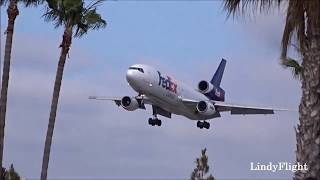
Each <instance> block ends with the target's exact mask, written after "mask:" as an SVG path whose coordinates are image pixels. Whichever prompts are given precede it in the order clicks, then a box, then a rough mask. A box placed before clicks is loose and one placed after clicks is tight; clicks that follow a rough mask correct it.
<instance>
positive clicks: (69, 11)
mask: <svg viewBox="0 0 320 180" xmlns="http://www.w3.org/2000/svg"><path fill="white" fill-rule="evenodd" d="M101 2H102V0H96V1H91V3H89V5H87V6H85V4H84V1H83V0H47V3H48V7H47V11H46V13H45V14H44V15H43V16H44V18H45V20H46V21H47V22H49V21H53V22H54V25H55V27H56V28H57V27H60V26H63V28H64V33H63V37H62V42H61V44H60V48H61V52H60V58H59V63H58V68H57V73H56V79H55V83H54V90H53V96H52V101H51V111H50V116H49V124H48V130H47V136H46V142H45V147H44V153H43V161H42V169H41V180H46V179H47V171H48V165H49V156H50V149H51V143H52V136H53V130H54V124H55V119H56V113H57V106H58V100H59V93H60V88H61V82H62V76H63V70H64V65H65V62H66V57H67V55H68V53H69V48H70V46H71V42H72V36H74V37H82V36H83V35H85V34H86V33H87V32H88V31H89V30H96V29H100V28H103V27H105V26H106V21H105V20H103V19H102V18H101V16H100V14H98V13H97V12H96V8H97V6H98V5H100V4H101Z"/></svg>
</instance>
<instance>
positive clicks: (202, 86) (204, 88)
mask: <svg viewBox="0 0 320 180" xmlns="http://www.w3.org/2000/svg"><path fill="white" fill-rule="evenodd" d="M213 88H214V87H213V85H212V84H211V83H209V82H208V81H205V80H202V81H200V82H199V83H198V90H199V91H200V92H201V93H202V94H206V93H209V92H211V91H212V90H213Z"/></svg>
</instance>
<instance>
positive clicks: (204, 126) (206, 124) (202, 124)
mask: <svg viewBox="0 0 320 180" xmlns="http://www.w3.org/2000/svg"><path fill="white" fill-rule="evenodd" d="M197 127H198V128H200V129H202V128H206V129H209V128H210V123H208V122H206V121H203V122H201V121H198V122H197Z"/></svg>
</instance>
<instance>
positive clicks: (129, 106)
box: [121, 96, 139, 111]
mask: <svg viewBox="0 0 320 180" xmlns="http://www.w3.org/2000/svg"><path fill="white" fill-rule="evenodd" d="M121 106H122V107H123V108H124V109H125V110H127V111H134V110H136V109H138V108H139V102H138V101H137V100H136V99H135V98H131V97H129V96H124V97H123V98H122V99H121Z"/></svg>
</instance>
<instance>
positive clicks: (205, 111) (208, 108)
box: [196, 101, 216, 116]
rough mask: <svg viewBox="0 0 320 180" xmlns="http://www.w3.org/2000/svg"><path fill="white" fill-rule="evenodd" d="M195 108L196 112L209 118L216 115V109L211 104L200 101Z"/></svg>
mask: <svg viewBox="0 0 320 180" xmlns="http://www.w3.org/2000/svg"><path fill="white" fill-rule="evenodd" d="M196 108H197V111H198V112H199V113H200V114H202V115H207V116H210V115H213V114H214V113H216V109H215V107H214V105H213V104H212V103H211V102H206V101H200V102H198V104H197V107H196Z"/></svg>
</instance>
